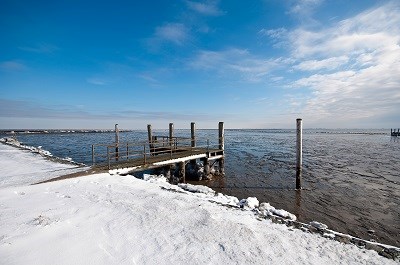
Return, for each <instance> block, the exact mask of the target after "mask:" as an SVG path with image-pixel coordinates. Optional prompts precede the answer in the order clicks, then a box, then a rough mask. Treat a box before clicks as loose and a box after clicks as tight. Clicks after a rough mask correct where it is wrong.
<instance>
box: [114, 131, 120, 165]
mask: <svg viewBox="0 0 400 265" xmlns="http://www.w3.org/2000/svg"><path fill="white" fill-rule="evenodd" d="M118 159H119V130H118V124H115V161H118Z"/></svg>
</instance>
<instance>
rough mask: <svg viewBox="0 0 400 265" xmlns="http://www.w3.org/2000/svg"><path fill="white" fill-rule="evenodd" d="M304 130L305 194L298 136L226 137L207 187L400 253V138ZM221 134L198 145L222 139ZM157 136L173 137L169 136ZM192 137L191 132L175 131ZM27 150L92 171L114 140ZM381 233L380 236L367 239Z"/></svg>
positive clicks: (137, 136) (76, 139) (68, 141)
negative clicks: (93, 152) (100, 146)
mask: <svg viewBox="0 0 400 265" xmlns="http://www.w3.org/2000/svg"><path fill="white" fill-rule="evenodd" d="M358 132H359V134H354V133H352V132H349V131H346V130H337V131H332V130H305V131H304V135H303V178H302V183H303V187H304V189H303V190H301V191H296V190H295V174H296V172H295V145H296V144H295V143H296V137H295V131H294V130H286V131H283V130H226V131H225V154H226V157H225V177H224V178H217V179H215V180H213V181H208V182H202V184H206V185H208V186H210V187H212V188H213V189H215V190H216V191H218V192H222V193H225V194H229V195H233V196H236V197H238V198H239V199H240V198H247V197H250V196H255V197H257V198H258V199H259V201H260V202H270V203H271V204H272V205H274V206H275V207H276V208H282V209H285V210H287V211H290V212H292V213H294V214H295V215H296V216H297V217H298V219H299V220H300V221H302V222H310V221H313V220H317V221H320V222H322V223H325V224H327V225H328V226H329V227H330V228H331V229H334V230H337V231H340V232H344V233H349V234H352V235H355V236H359V237H362V238H364V239H374V240H376V241H378V242H382V243H387V244H391V245H396V246H400V234H399V233H400V207H399V205H400V174H399V172H400V150H399V149H400V141H399V138H400V137H391V136H389V135H388V132H387V131H373V130H366V131H362V130H361V131H358ZM217 133H218V132H217V130H199V131H198V132H197V134H198V136H199V137H210V138H211V139H217ZM158 134H167V132H166V131H164V132H159V133H158ZM176 134H177V136H182V135H184V136H188V135H190V132H189V131H188V130H176ZM120 136H121V141H138V140H145V139H147V133H146V131H136V132H129V133H120ZM18 139H19V140H20V141H23V142H25V143H26V144H29V145H33V146H38V145H41V146H43V148H44V149H46V150H49V151H51V152H52V153H53V154H54V155H56V156H60V157H65V156H69V157H72V158H73V159H74V160H75V161H77V162H84V163H89V162H90V160H91V158H90V157H91V156H90V145H91V144H92V143H99V142H112V141H113V140H114V134H112V133H104V134H69V135H24V136H18ZM368 230H375V233H368Z"/></svg>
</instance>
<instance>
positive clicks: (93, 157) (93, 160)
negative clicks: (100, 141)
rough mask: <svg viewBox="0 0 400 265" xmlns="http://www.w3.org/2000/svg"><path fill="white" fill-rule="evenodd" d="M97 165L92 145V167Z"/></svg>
mask: <svg viewBox="0 0 400 265" xmlns="http://www.w3.org/2000/svg"><path fill="white" fill-rule="evenodd" d="M94 164H96V161H95V154H94V144H92V165H94Z"/></svg>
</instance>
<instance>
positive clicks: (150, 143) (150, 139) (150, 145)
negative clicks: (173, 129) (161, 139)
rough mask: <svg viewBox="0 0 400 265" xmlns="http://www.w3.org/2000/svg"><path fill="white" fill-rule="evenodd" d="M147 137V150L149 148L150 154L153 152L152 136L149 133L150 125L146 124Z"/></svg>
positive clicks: (150, 132)
mask: <svg viewBox="0 0 400 265" xmlns="http://www.w3.org/2000/svg"><path fill="white" fill-rule="evenodd" d="M147 136H148V138H149V148H150V154H151V153H152V151H153V134H152V131H151V124H147Z"/></svg>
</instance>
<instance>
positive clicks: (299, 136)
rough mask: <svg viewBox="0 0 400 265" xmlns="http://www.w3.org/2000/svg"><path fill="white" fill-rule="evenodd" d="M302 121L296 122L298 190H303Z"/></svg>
mask: <svg viewBox="0 0 400 265" xmlns="http://www.w3.org/2000/svg"><path fill="white" fill-rule="evenodd" d="M302 122H303V121H302V119H297V120H296V125H297V129H296V134H297V137H296V140H297V141H296V189H297V190H300V189H301V175H302V162H303V157H302V152H303V142H302V140H303V124H302Z"/></svg>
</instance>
